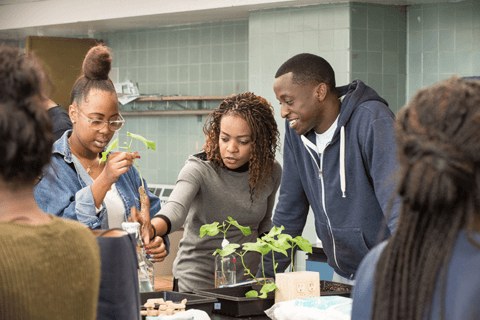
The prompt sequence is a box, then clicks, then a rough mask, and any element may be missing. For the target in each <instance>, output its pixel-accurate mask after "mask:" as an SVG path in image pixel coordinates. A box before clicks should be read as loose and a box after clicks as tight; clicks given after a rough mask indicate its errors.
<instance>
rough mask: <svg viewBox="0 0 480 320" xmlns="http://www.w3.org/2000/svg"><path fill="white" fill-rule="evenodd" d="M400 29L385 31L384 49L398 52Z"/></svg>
mask: <svg viewBox="0 0 480 320" xmlns="http://www.w3.org/2000/svg"><path fill="white" fill-rule="evenodd" d="M399 40H400V39H399V37H398V31H397V30H384V32H383V51H387V52H395V53H397V52H398V42H399Z"/></svg>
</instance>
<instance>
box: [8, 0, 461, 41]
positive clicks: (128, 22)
mask: <svg viewBox="0 0 480 320" xmlns="http://www.w3.org/2000/svg"><path fill="white" fill-rule="evenodd" d="M46 1H48V0H0V10H2V6H4V5H16V4H18V3H23V4H27V3H33V2H46ZM199 1H200V0H199ZM461 1H464V0H291V1H288V0H287V1H285V0H283V2H269V3H266V2H263V3H261V4H251V5H239V6H229V7H223V8H215V9H206V10H195V11H188V9H187V10H184V11H182V12H172V13H168V14H152V15H141V16H138V15H137V16H131V17H123V18H117V19H105V20H95V21H82V22H75V23H63V24H56V25H44V26H38V27H26V28H17V29H9V28H8V27H7V28H3V30H0V39H16V40H19V39H23V38H25V37H26V36H74V35H86V34H88V33H89V32H90V33H91V32H108V31H112V30H123V29H136V28H153V27H159V26H168V25H181V24H191V23H201V22H212V21H226V20H235V19H246V18H248V16H249V14H250V11H252V10H261V9H269V8H275V7H285V6H306V5H312V4H325V3H342V2H369V3H378V4H385V5H414V4H421V3H434V2H461ZM121 3H122V1H119V5H120V4H121ZM4 8H5V7H4Z"/></svg>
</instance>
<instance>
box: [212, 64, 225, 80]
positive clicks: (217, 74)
mask: <svg viewBox="0 0 480 320" xmlns="http://www.w3.org/2000/svg"><path fill="white" fill-rule="evenodd" d="M222 66H223V64H222V63H213V64H212V81H222V74H223V71H222V70H223V69H222Z"/></svg>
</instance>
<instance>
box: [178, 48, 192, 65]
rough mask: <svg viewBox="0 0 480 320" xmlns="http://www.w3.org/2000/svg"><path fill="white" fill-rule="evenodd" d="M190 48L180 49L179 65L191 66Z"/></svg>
mask: <svg viewBox="0 0 480 320" xmlns="http://www.w3.org/2000/svg"><path fill="white" fill-rule="evenodd" d="M189 56H190V54H189V48H188V47H184V48H181V47H180V48H178V64H180V65H188V64H189Z"/></svg>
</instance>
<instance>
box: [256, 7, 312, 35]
mask: <svg viewBox="0 0 480 320" xmlns="http://www.w3.org/2000/svg"><path fill="white" fill-rule="evenodd" d="M289 18H290V19H289V21H288V23H289V24H290V26H289V31H290V32H300V31H303V10H290V16H289ZM285 22H287V21H285ZM262 26H263V24H262Z"/></svg>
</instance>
